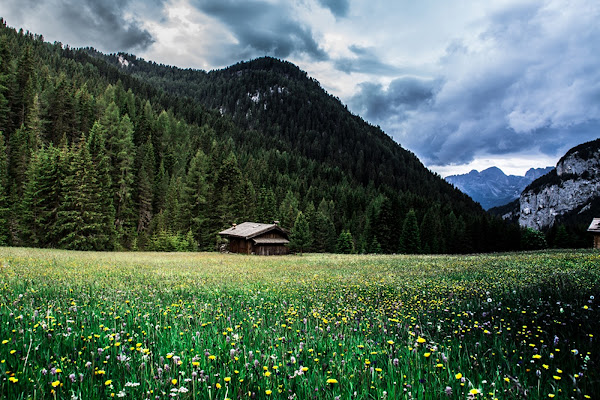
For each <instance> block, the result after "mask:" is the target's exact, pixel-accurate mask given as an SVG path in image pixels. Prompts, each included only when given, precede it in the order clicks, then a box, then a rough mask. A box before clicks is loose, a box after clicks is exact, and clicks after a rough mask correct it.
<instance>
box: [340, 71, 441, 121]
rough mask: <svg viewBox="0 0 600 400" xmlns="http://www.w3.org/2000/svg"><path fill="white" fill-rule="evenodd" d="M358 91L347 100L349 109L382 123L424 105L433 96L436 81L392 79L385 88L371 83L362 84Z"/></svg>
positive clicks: (408, 78)
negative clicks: (358, 111)
mask: <svg viewBox="0 0 600 400" xmlns="http://www.w3.org/2000/svg"><path fill="white" fill-rule="evenodd" d="M359 88H360V90H359V92H358V93H357V94H355V95H354V96H353V97H352V99H351V100H350V104H351V105H352V107H353V109H355V110H360V114H361V115H364V116H365V117H366V118H367V119H369V120H375V121H383V120H386V119H389V118H394V119H396V118H398V117H400V116H404V113H405V112H406V111H410V110H416V109H417V108H419V107H420V106H425V105H427V104H428V103H429V102H430V101H431V99H432V98H433V96H434V94H435V90H436V82H434V81H425V80H421V79H417V78H411V77H407V78H399V79H395V80H394V81H392V82H391V83H390V85H389V86H388V87H387V88H385V89H384V88H383V86H382V85H380V84H375V83H362V84H361V85H359Z"/></svg>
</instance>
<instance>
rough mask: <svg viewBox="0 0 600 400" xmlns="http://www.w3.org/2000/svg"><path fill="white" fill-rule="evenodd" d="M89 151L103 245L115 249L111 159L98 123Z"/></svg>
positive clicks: (91, 135) (92, 134)
mask: <svg viewBox="0 0 600 400" xmlns="http://www.w3.org/2000/svg"><path fill="white" fill-rule="evenodd" d="M87 144H88V151H89V153H90V157H91V160H92V164H93V165H94V170H95V175H96V187H97V189H96V190H97V192H98V194H99V199H98V201H99V208H100V211H101V225H102V227H103V228H102V229H103V231H104V233H105V236H104V237H102V239H103V240H105V242H104V243H103V244H102V247H104V248H105V249H107V250H110V249H113V248H115V245H116V239H117V233H116V230H115V207H114V203H113V193H112V191H111V190H112V188H113V186H112V180H111V176H110V174H111V165H110V157H109V156H108V154H107V151H106V137H105V136H104V131H103V130H102V127H101V126H100V124H99V123H98V122H95V123H94V125H93V126H92V129H91V130H90V133H89V139H88V140H87Z"/></svg>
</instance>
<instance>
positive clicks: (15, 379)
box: [8, 376, 19, 383]
mask: <svg viewBox="0 0 600 400" xmlns="http://www.w3.org/2000/svg"><path fill="white" fill-rule="evenodd" d="M8 380H9V381H11V382H12V383H17V382H19V380H18V379H17V378H15V377H14V376H11V377H10V378H8Z"/></svg>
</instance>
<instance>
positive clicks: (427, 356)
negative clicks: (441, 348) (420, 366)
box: [423, 353, 431, 358]
mask: <svg viewBox="0 0 600 400" xmlns="http://www.w3.org/2000/svg"><path fill="white" fill-rule="evenodd" d="M423 356H424V357H425V358H429V357H430V356H431V353H425V354H423Z"/></svg>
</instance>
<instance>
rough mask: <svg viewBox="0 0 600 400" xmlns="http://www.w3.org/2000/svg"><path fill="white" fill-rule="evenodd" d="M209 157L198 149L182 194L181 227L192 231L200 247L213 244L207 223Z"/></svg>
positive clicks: (205, 247)
mask: <svg viewBox="0 0 600 400" xmlns="http://www.w3.org/2000/svg"><path fill="white" fill-rule="evenodd" d="M207 169H208V157H207V156H206V155H205V154H204V152H202V150H198V151H197V152H196V155H195V156H194V158H192V161H191V162H190V168H189V170H188V173H187V176H186V180H185V185H184V187H183V194H182V197H183V199H182V207H181V214H180V215H181V224H180V226H181V229H182V231H184V232H185V231H190V232H192V235H193V237H194V240H195V242H196V243H199V245H200V248H202V249H207V248H208V247H209V246H210V245H211V240H210V238H211V235H210V231H209V229H208V225H207V214H208V210H207V196H208V192H209V187H208V183H207V181H206V176H207Z"/></svg>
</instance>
